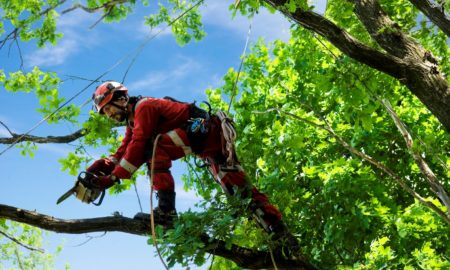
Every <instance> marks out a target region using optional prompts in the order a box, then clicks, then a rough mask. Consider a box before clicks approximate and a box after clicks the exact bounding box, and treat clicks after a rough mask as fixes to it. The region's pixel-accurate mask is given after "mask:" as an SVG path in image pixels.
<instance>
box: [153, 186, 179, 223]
mask: <svg viewBox="0 0 450 270" xmlns="http://www.w3.org/2000/svg"><path fill="white" fill-rule="evenodd" d="M156 198H158V206H157V207H155V208H154V209H153V215H154V218H155V220H161V222H162V223H163V225H167V226H171V225H173V219H174V218H175V217H176V216H177V210H176V209H175V192H173V191H158V193H157V194H156Z"/></svg>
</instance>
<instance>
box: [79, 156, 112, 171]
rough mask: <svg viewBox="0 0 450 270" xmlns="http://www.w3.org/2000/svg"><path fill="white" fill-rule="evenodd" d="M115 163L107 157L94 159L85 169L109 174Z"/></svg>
mask: <svg viewBox="0 0 450 270" xmlns="http://www.w3.org/2000/svg"><path fill="white" fill-rule="evenodd" d="M115 166H116V165H115V164H114V162H112V161H111V160H110V159H109V158H102V159H99V160H96V161H95V162H94V163H93V164H92V165H91V166H89V168H87V169H86V171H88V172H90V173H94V174H97V175H98V174H100V175H109V174H111V173H112V171H113V170H114V167H115Z"/></svg>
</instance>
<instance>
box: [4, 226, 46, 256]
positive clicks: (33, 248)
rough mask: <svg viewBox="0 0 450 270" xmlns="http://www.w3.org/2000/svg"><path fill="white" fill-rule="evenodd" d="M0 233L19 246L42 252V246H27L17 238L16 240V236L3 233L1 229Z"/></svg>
mask: <svg viewBox="0 0 450 270" xmlns="http://www.w3.org/2000/svg"><path fill="white" fill-rule="evenodd" d="M0 234H1V235H3V236H5V237H6V238H8V239H9V240H11V241H13V242H14V243H16V244H18V245H19V246H22V247H24V248H26V249H28V250H31V251H37V252H41V253H44V250H43V249H42V248H35V247H32V246H29V245H27V244H24V243H22V242H20V241H19V240H17V239H16V238H14V237H13V236H10V235H8V234H7V233H5V232H3V231H0Z"/></svg>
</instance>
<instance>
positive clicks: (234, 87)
mask: <svg viewBox="0 0 450 270" xmlns="http://www.w3.org/2000/svg"><path fill="white" fill-rule="evenodd" d="M239 4H240V1H239V3H237V4H236V6H238V5H239ZM252 23H253V17H252V19H251V21H250V25H249V26H248V32H247V40H246V41H245V46H244V51H243V52H242V56H241V63H240V64H239V69H238V73H237V76H236V81H235V82H234V85H233V89H231V98H230V103H228V110H227V114H228V113H230V109H231V104H232V103H233V99H234V97H235V95H234V90H235V89H236V87H237V83H238V82H239V76H240V75H241V69H242V66H243V64H244V59H245V52H246V51H247V45H248V41H249V40H250V33H251V30H252Z"/></svg>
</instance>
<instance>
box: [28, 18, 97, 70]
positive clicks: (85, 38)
mask: <svg viewBox="0 0 450 270" xmlns="http://www.w3.org/2000/svg"><path fill="white" fill-rule="evenodd" d="M94 22H95V19H93V18H92V17H88V15H87V13H86V12H83V11H79V10H75V11H73V12H70V13H67V14H64V15H61V16H60V17H58V20H57V27H58V28H57V32H58V33H64V36H63V37H62V38H61V39H60V40H59V41H58V43H57V45H56V46H51V45H50V44H46V46H45V47H43V48H39V49H37V50H35V51H33V52H32V53H30V54H27V55H25V57H24V61H25V64H26V65H27V66H29V67H32V66H56V65H60V64H62V63H64V62H65V61H66V60H67V59H68V58H69V57H70V56H72V55H74V54H76V53H78V52H79V51H80V49H81V48H85V47H89V46H92V45H95V44H96V43H97V42H96V39H95V36H96V35H95V32H94V31H95V30H89V27H90V26H91V25H92V24H93V23H94Z"/></svg>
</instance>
